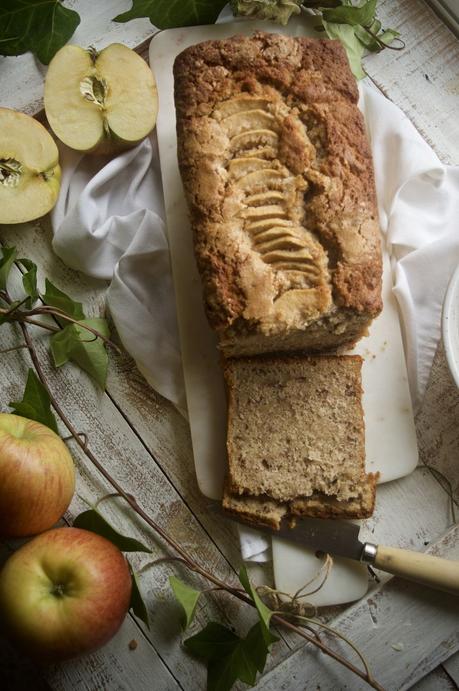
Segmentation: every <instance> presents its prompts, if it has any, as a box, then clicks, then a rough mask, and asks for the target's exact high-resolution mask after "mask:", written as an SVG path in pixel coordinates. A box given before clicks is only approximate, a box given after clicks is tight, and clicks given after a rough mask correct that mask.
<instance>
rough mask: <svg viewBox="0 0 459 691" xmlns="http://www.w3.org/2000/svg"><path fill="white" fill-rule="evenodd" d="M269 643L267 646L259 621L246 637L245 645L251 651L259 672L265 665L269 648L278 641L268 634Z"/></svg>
mask: <svg viewBox="0 0 459 691" xmlns="http://www.w3.org/2000/svg"><path fill="white" fill-rule="evenodd" d="M269 636H270V638H271V641H270V643H269V645H267V644H266V632H264V631H263V628H262V623H261V621H257V623H256V624H255V625H254V626H252V628H251V629H250V631H249V633H248V634H247V637H246V639H245V640H246V643H247V645H248V647H249V648H250V650H251V651H252V659H253V661H254V663H255V665H256V667H257V669H258V671H259V672H263V670H264V668H265V665H266V657H267V655H268V652H269V647H270V646H271V644H272V643H275V642H276V641H278V640H279V639H278V638H277V636H274V634H272V633H271V632H269Z"/></svg>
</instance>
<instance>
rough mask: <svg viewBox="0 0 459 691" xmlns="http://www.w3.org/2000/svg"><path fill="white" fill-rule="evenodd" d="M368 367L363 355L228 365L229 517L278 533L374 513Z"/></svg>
mask: <svg viewBox="0 0 459 691" xmlns="http://www.w3.org/2000/svg"><path fill="white" fill-rule="evenodd" d="M361 365H362V360H361V358H360V357H359V356H358V355H348V356H315V357H300V356H296V357H288V356H287V357H286V356H281V357H265V358H263V357H253V358H250V357H249V358H234V359H230V360H228V361H227V362H226V364H225V368H224V373H225V380H226V385H227V390H228V435H227V449H228V462H229V468H228V477H227V482H226V487H225V494H224V499H223V506H224V508H225V509H226V510H227V511H230V512H231V513H233V514H236V515H237V516H238V517H239V518H242V519H245V520H248V521H250V522H252V523H258V524H264V525H270V526H271V527H279V525H280V522H281V520H282V519H283V518H289V517H290V518H291V517H292V516H316V517H321V518H364V517H367V516H370V515H371V514H372V512H373V507H374V499H375V485H376V476H375V475H371V474H368V475H367V474H366V473H365V425H364V418H363V409H362V403H361V399H362V389H361Z"/></svg>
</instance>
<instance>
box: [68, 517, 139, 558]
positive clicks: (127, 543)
mask: <svg viewBox="0 0 459 691" xmlns="http://www.w3.org/2000/svg"><path fill="white" fill-rule="evenodd" d="M73 525H74V527H75V528H83V529H84V530H90V531H91V532H92V533H97V535H101V536H102V537H105V538H106V539H107V540H110V542H113V544H114V545H116V547H118V549H120V550H121V551H122V552H149V553H150V554H151V549H149V548H148V547H146V546H145V545H143V544H142V543H141V542H139V541H138V540H136V539H135V538H133V537H126V535H121V533H119V532H118V531H117V530H115V528H112V526H111V525H110V523H108V522H107V521H106V520H105V518H103V516H101V515H100V513H99V512H98V511H96V510H95V509H88V510H87V511H83V513H80V514H79V515H78V516H77V517H76V518H75V520H74V521H73Z"/></svg>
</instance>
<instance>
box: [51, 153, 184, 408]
mask: <svg viewBox="0 0 459 691" xmlns="http://www.w3.org/2000/svg"><path fill="white" fill-rule="evenodd" d="M60 153H61V156H60V159H61V166H62V183H61V192H60V195H59V200H58V203H57V205H56V206H55V207H54V210H53V212H52V225H53V229H54V240H53V248H54V251H55V252H56V254H58V255H59V256H60V257H61V259H63V261H64V262H65V263H66V264H68V265H69V266H71V267H72V268H73V269H77V270H79V271H82V272H83V273H85V274H88V275H89V276H93V277H94V278H102V279H106V280H108V281H111V284H110V287H109V290H108V294H107V304H108V308H109V310H110V312H111V315H112V317H113V321H114V323H115V326H116V329H117V331H118V334H119V336H120V339H121V341H122V343H123V345H124V347H125V348H126V350H127V351H128V352H129V353H130V354H131V355H132V357H133V358H134V360H135V361H136V364H137V366H138V368H139V370H140V371H141V372H142V374H143V375H144V377H145V378H146V380H147V381H148V382H149V383H150V384H151V385H152V386H153V388H154V389H156V390H157V391H159V393H160V394H161V395H162V396H164V397H165V398H168V399H169V400H170V401H172V402H173V403H174V404H175V405H176V406H177V407H178V408H179V410H181V412H183V413H185V410H186V401H185V391H184V384H183V375H182V364H181V357H180V345H179V340H178V332H177V323H176V316H175V297H174V288H173V285H172V277H171V271H170V263H169V248H168V245H167V239H166V234H165V225H164V221H163V218H164V207H163V195H162V186H161V176H160V172H159V164H158V153H157V145H156V139H153V140H150V139H146V140H145V141H143V142H142V143H141V144H139V145H138V146H137V147H136V148H134V149H131V150H129V151H127V152H124V153H123V154H121V155H120V156H118V157H117V158H114V159H112V160H109V159H107V158H106V157H97V158H96V157H93V156H82V155H81V154H78V153H77V152H75V151H72V150H70V149H68V148H67V147H64V146H62V147H61V152H60Z"/></svg>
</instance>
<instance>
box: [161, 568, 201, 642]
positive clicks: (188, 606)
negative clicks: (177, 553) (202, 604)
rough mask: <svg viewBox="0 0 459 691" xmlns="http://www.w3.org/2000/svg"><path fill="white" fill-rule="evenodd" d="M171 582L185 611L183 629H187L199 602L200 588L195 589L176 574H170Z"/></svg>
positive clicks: (176, 596)
mask: <svg viewBox="0 0 459 691" xmlns="http://www.w3.org/2000/svg"><path fill="white" fill-rule="evenodd" d="M169 583H170V586H171V588H172V590H173V592H174V595H175V598H176V600H178V602H179V603H180V604H181V605H182V608H183V612H184V615H185V616H184V621H183V629H184V630H185V629H187V628H188V627H189V625H190V624H191V622H192V621H193V617H194V613H195V611H196V605H197V604H198V600H199V596H200V595H201V593H200V591H199V590H195V589H194V588H192V587H191V586H189V585H187V584H186V583H184V582H183V581H181V580H180V578H177V577H176V576H169Z"/></svg>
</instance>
